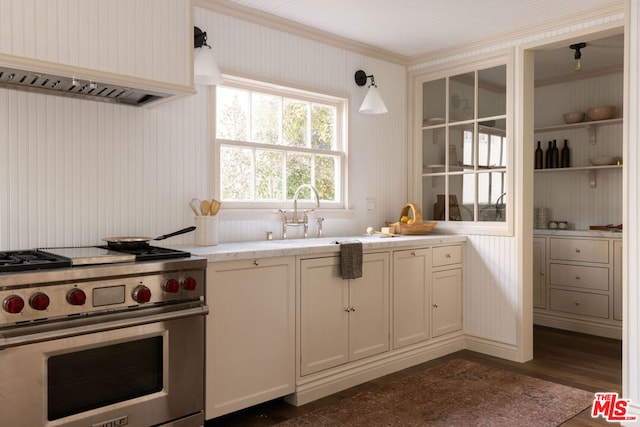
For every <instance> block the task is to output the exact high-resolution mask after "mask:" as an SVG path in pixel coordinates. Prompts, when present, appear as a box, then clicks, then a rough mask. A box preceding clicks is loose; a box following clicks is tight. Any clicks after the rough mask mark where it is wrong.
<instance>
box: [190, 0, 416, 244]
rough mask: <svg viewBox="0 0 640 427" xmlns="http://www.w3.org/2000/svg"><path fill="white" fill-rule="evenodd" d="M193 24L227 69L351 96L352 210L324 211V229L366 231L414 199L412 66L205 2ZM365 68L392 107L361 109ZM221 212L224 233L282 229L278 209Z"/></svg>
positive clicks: (239, 235)
mask: <svg viewBox="0 0 640 427" xmlns="http://www.w3.org/2000/svg"><path fill="white" fill-rule="evenodd" d="M194 25H196V26H198V27H199V28H201V29H203V30H204V31H206V32H207V36H208V40H209V42H211V44H212V46H213V49H214V52H215V54H216V56H217V60H218V64H219V66H220V68H221V69H222V70H223V72H225V73H229V74H234V73H235V74H239V75H242V76H247V77H252V78H256V79H264V80H266V81H273V82H282V83H285V84H289V85H294V86H298V87H302V88H308V89H311V90H316V91H328V92H330V93H334V94H337V95H340V96H344V97H347V98H349V99H350V100H351V103H350V114H349V120H350V132H349V135H350V140H349V144H350V146H349V159H348V161H349V166H350V183H349V189H348V192H349V208H350V209H352V210H353V212H352V213H350V214H348V215H338V216H336V215H332V214H331V213H327V212H324V213H322V215H323V216H325V217H326V218H327V219H326V220H325V222H324V227H323V228H324V233H325V235H345V234H346V235H352V234H362V233H364V232H365V230H366V228H367V227H368V226H369V225H371V226H376V227H380V226H382V225H384V221H385V220H396V219H397V218H398V216H399V214H400V210H401V208H402V206H403V205H404V204H405V203H406V202H407V200H406V179H405V165H406V155H407V154H406V153H407V149H406V89H405V85H406V69H405V67H403V66H400V65H395V64H392V63H389V62H385V61H381V60H378V59H372V58H369V57H366V56H362V55H358V54H354V53H353V52H350V51H347V50H344V49H340V48H336V47H333V46H329V45H326V44H322V43H319V42H316V41H312V40H309V39H307V38H304V37H300V36H296V35H292V34H288V33H285V32H281V31H278V30H275V29H271V28H265V27H262V26H260V25H256V24H254V23H250V22H247V21H243V20H241V19H237V18H233V17H230V16H227V15H223V14H220V13H217V12H214V11H211V10H207V9H202V8H196V9H195V17H194ZM358 69H363V70H365V71H366V72H367V73H368V74H373V75H375V79H376V83H377V85H378V89H379V91H380V93H381V95H382V97H383V99H384V101H385V104H386V106H387V108H388V109H389V113H387V114H384V115H374V116H370V115H363V114H360V113H358V111H357V110H358V108H359V106H360V103H361V102H362V99H363V98H364V95H365V92H366V89H365V88H364V87H358V86H357V85H356V84H355V82H354V73H355V72H356V70H358ZM211 193H213V189H211ZM367 198H375V199H376V212H375V213H374V214H367V213H366V200H367ZM283 208H291V206H283ZM321 208H322V206H321ZM234 218H240V219H234ZM222 220H223V222H222V223H221V227H220V228H221V232H220V235H221V238H222V240H223V241H237V240H255V239H264V236H265V231H267V230H272V231H274V236H279V235H280V220H279V216H277V215H266V216H265V215H262V216H259V217H258V218H253V217H249V218H247V217H246V216H245V215H242V214H240V215H236V214H235V213H233V214H225V213H223V216H222Z"/></svg>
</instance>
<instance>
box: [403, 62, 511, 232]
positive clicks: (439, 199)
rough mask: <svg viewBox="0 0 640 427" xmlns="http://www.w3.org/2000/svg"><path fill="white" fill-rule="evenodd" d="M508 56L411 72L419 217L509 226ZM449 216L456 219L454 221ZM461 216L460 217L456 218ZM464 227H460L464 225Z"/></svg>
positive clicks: (480, 225)
mask: <svg viewBox="0 0 640 427" xmlns="http://www.w3.org/2000/svg"><path fill="white" fill-rule="evenodd" d="M505 62H507V61H506V56H504V57H502V58H501V59H495V60H489V61H484V62H479V63H478V64H477V65H475V66H474V65H470V67H472V68H471V69H469V66H465V67H466V68H467V69H466V70H464V71H463V72H456V71H452V72H451V71H443V72H441V73H440V75H417V76H416V77H415V80H414V81H415V88H416V93H417V94H419V96H418V97H416V103H415V105H416V109H417V111H419V112H421V114H420V115H419V116H418V117H419V120H420V121H419V123H418V124H417V132H416V136H417V147H418V149H419V152H420V153H421V155H420V156H416V157H417V160H416V163H418V162H420V161H421V164H420V165H418V164H416V165H415V166H416V167H417V168H419V170H421V171H422V173H421V174H420V181H419V188H420V196H421V199H422V211H423V217H424V218H425V219H429V220H436V221H440V222H443V224H442V226H444V227H446V226H447V225H451V226H454V224H455V227H456V228H460V226H463V227H469V226H471V227H473V225H474V224H475V226H476V229H478V230H479V229H481V228H484V229H487V228H491V229H493V230H502V231H507V232H509V231H508V230H509V229H510V222H509V212H511V211H512V209H509V208H510V206H509V204H508V197H507V196H508V195H509V188H510V177H509V173H508V171H509V169H510V160H509V159H510V156H511V155H512V151H513V149H512V142H511V140H512V139H511V138H509V132H510V129H508V128H509V126H508V123H509V116H508V111H510V108H509V102H512V101H510V98H509V96H508V85H507V65H506V64H505ZM454 221H455V222H454ZM460 222H462V223H463V224H460ZM468 230H469V229H468V228H466V229H465V231H468Z"/></svg>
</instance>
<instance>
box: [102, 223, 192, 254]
mask: <svg viewBox="0 0 640 427" xmlns="http://www.w3.org/2000/svg"><path fill="white" fill-rule="evenodd" d="M195 229H196V227H194V226H191V227H187V228H183V229H182V230H178V231H174V232H173V233H169V234H164V235H162V236H158V237H156V238H151V237H107V238H105V239H102V240H104V241H105V242H107V245H109V247H110V248H111V249H120V250H137V249H144V248H147V247H149V242H151V241H152V240H164V239H168V238H169V237H173V236H178V235H180V234H185V233H189V232H190V231H193V230H195Z"/></svg>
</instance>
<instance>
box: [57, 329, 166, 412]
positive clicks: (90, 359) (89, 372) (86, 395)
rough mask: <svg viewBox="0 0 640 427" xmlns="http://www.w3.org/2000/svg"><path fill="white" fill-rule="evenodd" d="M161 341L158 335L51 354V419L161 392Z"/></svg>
mask: <svg viewBox="0 0 640 427" xmlns="http://www.w3.org/2000/svg"><path fill="white" fill-rule="evenodd" d="M162 341H163V337H162V336H156V337H151V338H145V339H139V340H134V341H129V342H124V343H119V344H113V345H108V346H104V347H99V348H93V349H89V350H82V351H74V352H71V353H67V354H60V355H56V356H52V357H50V358H49V359H48V361H47V365H48V369H47V388H48V392H47V396H48V405H47V407H48V419H49V421H53V420H57V419H60V418H63V417H67V416H70V415H74V414H78V413H81V412H85V411H89V410H91V409H96V408H101V407H103V406H107V405H111V404H114V403H118V402H123V401H126V400H129V399H134V398H136V397H140V396H145V395H148V394H152V393H155V392H158V391H161V390H162V388H163V342H162Z"/></svg>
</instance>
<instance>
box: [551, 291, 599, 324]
mask: <svg viewBox="0 0 640 427" xmlns="http://www.w3.org/2000/svg"><path fill="white" fill-rule="evenodd" d="M549 306H550V308H551V310H554V311H562V312H564V313H572V314H581V315H584V316H591V317H600V318H603V319H608V318H609V297H608V296H607V295H599V294H590V293H586V292H574V291H565V290H562V289H551V293H550V299H549Z"/></svg>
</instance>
